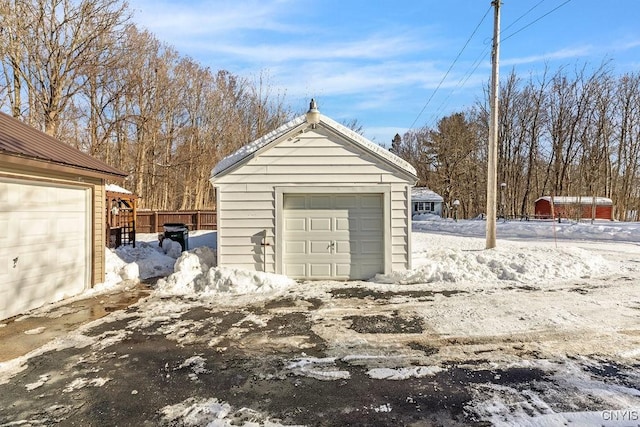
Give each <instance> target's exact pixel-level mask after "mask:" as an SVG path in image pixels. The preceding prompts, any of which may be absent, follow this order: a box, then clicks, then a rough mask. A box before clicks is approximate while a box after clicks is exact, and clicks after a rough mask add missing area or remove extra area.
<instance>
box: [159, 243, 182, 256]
mask: <svg viewBox="0 0 640 427" xmlns="http://www.w3.org/2000/svg"><path fill="white" fill-rule="evenodd" d="M162 250H163V251H164V253H165V254H167V256H170V257H171V258H173V259H176V258H178V257H180V254H182V245H181V244H180V243H179V242H176V241H175V240H171V239H169V238H164V239H162Z"/></svg>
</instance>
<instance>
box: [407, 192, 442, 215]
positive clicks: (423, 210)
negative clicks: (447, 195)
mask: <svg viewBox="0 0 640 427" xmlns="http://www.w3.org/2000/svg"><path fill="white" fill-rule="evenodd" d="M443 201H444V199H443V198H442V196H441V195H439V194H438V193H436V192H435V191H433V190H430V189H428V188H427V187H414V188H413V189H412V190H411V216H412V217H413V216H414V215H418V214H433V215H438V216H442V202H443Z"/></svg>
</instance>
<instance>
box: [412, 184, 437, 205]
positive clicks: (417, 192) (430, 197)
mask: <svg viewBox="0 0 640 427" xmlns="http://www.w3.org/2000/svg"><path fill="white" fill-rule="evenodd" d="M411 200H417V201H422V202H442V201H443V200H444V199H443V198H442V196H441V195H439V194H438V193H436V192H435V191H433V190H431V189H429V188H427V187H413V188H412V189H411Z"/></svg>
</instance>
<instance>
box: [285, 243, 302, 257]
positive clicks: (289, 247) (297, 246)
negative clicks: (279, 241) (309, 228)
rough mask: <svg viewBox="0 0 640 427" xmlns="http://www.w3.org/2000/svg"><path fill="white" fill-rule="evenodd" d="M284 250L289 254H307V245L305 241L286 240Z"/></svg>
mask: <svg viewBox="0 0 640 427" xmlns="http://www.w3.org/2000/svg"><path fill="white" fill-rule="evenodd" d="M284 250H285V252H286V253H288V254H306V253H307V245H306V242H305V241H287V242H284Z"/></svg>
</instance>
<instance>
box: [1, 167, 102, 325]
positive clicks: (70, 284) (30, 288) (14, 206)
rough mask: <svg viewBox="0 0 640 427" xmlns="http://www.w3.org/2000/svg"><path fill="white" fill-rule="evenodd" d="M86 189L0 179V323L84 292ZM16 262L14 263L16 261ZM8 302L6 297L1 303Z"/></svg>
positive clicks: (87, 244)
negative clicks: (5, 319)
mask: <svg viewBox="0 0 640 427" xmlns="http://www.w3.org/2000/svg"><path fill="white" fill-rule="evenodd" d="M88 192H89V190H88V189H87V188H81V187H65V186H56V185H55V184H49V183H37V182H32V181H22V180H0V198H2V199H3V200H5V201H6V202H7V203H6V204H3V206H2V208H0V295H2V299H3V302H4V301H10V302H8V303H5V304H3V305H0V319H1V318H7V317H11V316H14V315H16V314H19V313H23V312H26V311H28V310H30V309H33V308H36V307H38V306H41V305H43V304H46V303H49V302H54V301H57V300H60V299H62V298H63V297H69V296H72V295H76V294H78V293H80V292H82V291H83V290H84V289H85V286H86V284H87V280H88V277H89V269H90V263H89V260H90V255H89V253H90V252H89V250H90V240H89V239H90V235H89V233H88V231H89V224H90V222H89V213H90V212H91V209H90V205H89V197H88ZM14 260H15V262H14ZM5 298H7V299H5Z"/></svg>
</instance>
